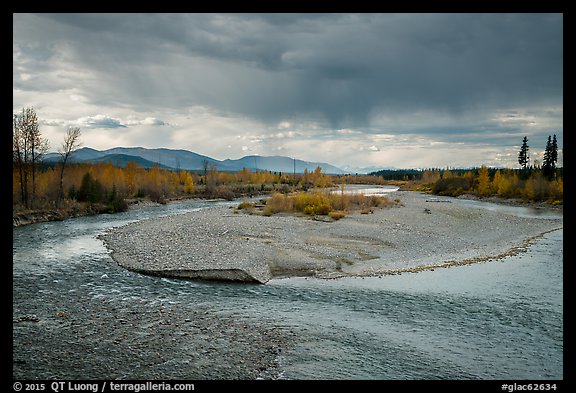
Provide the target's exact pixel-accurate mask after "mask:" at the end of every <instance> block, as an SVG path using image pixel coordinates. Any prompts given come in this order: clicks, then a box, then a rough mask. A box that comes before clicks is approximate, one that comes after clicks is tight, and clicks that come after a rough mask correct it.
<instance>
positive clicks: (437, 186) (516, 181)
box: [412, 166, 564, 204]
mask: <svg viewBox="0 0 576 393" xmlns="http://www.w3.org/2000/svg"><path fill="white" fill-rule="evenodd" d="M562 173H563V171H562V168H559V169H556V170H555V172H554V173H553V174H551V175H549V176H546V173H545V171H543V170H542V169H539V168H536V169H535V168H528V169H526V170H524V169H497V168H490V169H489V168H487V167H486V166H482V167H481V168H478V169H474V170H450V169H446V170H438V169H430V170H425V171H423V172H422V177H421V179H420V181H418V182H415V183H413V184H412V186H413V188H415V189H419V190H423V191H430V192H432V193H434V194H437V195H448V196H458V195H461V194H465V193H466V194H474V195H477V196H480V197H489V196H499V197H503V198H517V199H523V200H525V201H532V202H541V201H547V202H550V203H553V204H561V203H562V202H563V199H564V180H563V176H562Z"/></svg>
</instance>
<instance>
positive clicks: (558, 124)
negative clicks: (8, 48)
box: [13, 14, 563, 168]
mask: <svg viewBox="0 0 576 393" xmlns="http://www.w3.org/2000/svg"><path fill="white" fill-rule="evenodd" d="M13 22H14V25H13V30H14V31H13V32H14V36H13V105H14V107H13V110H14V112H18V111H19V110H21V109H22V107H34V108H35V109H36V111H37V113H38V115H39V118H40V120H41V132H42V133H43V135H44V136H46V137H47V138H48V139H49V141H50V144H51V147H52V149H51V150H56V149H57V148H58V147H59V146H60V145H61V143H62V139H63V136H64V133H65V131H66V129H67V127H69V126H79V127H80V128H81V130H82V142H83V145H84V146H87V147H92V148H95V149H107V148H111V147H116V146H124V147H130V146H142V147H148V148H157V147H167V148H175V149H186V150H191V151H194V152H197V153H200V154H204V155H208V156H211V157H214V158H217V159H225V158H240V157H242V156H245V155H252V154H259V155H285V156H290V157H296V158H299V159H303V160H307V161H324V162H329V163H331V164H334V165H337V166H340V167H346V166H353V167H369V166H375V167H388V166H393V167H398V168H408V167H432V166H434V167H445V166H456V167H462V166H472V165H481V164H486V165H489V166H516V167H517V166H518V163H517V153H518V150H519V147H520V144H521V142H522V138H523V137H524V136H527V137H528V144H529V145H530V153H531V157H532V158H533V159H537V158H538V157H537V153H540V158H539V159H540V160H541V153H542V151H543V150H544V147H545V145H546V139H547V137H548V135H552V134H556V135H557V137H558V144H559V147H560V148H562V147H563V138H562V136H563V99H562V95H563V68H562V67H563V66H562V63H563V33H562V30H563V17H562V15H561V14H552V15H550V14H487V15H484V14H359V15H357V14H272V15H267V14H41V15H29V14H14V17H13ZM559 159H560V160H561V159H562V154H561V152H560V154H559ZM559 164H562V163H561V162H559Z"/></svg>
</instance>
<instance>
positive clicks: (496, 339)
mask: <svg viewBox="0 0 576 393" xmlns="http://www.w3.org/2000/svg"><path fill="white" fill-rule="evenodd" d="M466 203H468V202H466ZM472 203H475V204H476V205H478V204H480V205H481V203H480V202H472ZM207 205H210V203H207V202H185V203H178V204H171V205H167V206H160V207H150V208H145V209H141V210H138V211H130V212H126V213H120V214H115V215H100V216H93V217H82V218H76V219H70V220H67V221H63V222H50V223H39V224H34V225H30V226H26V227H22V228H16V229H14V232H13V279H14V280H13V282H14V284H13V286H14V292H17V291H18V283H19V279H21V278H24V277H27V278H30V277H35V279H37V286H38V291H39V293H40V294H41V296H44V297H45V299H46V301H50V300H49V299H56V298H58V297H66V296H71V294H72V293H73V292H74V291H76V290H77V289H78V288H83V289H85V290H87V291H88V293H89V296H92V297H98V298H103V299H105V300H106V301H109V302H117V303H119V304H120V303H121V302H122V301H123V299H128V298H137V299H144V300H147V301H149V302H172V303H190V302H194V303H195V304H200V305H202V306H205V307H209V308H210V309H212V310H214V312H218V313H224V314H232V315H235V316H237V317H238V318H247V319H251V320H254V319H259V320H261V321H262V323H266V324H273V325H276V326H283V327H286V328H289V329H291V330H293V331H295V332H296V333H297V334H298V337H299V340H298V341H297V342H295V343H293V345H292V346H291V347H290V348H288V350H287V351H284V353H283V355H282V358H281V359H280V360H281V365H282V369H283V373H282V375H283V377H284V378H287V379H340V378H346V379H562V378H563V363H562V357H563V297H562V293H563V286H562V285H563V284H562V275H563V267H562V262H563V247H562V244H563V234H562V231H554V232H551V233H548V234H546V235H545V236H544V237H543V238H541V239H540V240H538V241H537V242H536V243H535V244H534V245H533V246H532V247H530V248H529V249H528V251H527V252H526V253H522V254H519V255H517V256H514V257H509V258H506V259H505V260H501V261H492V262H488V263H481V264H475V265H469V266H462V267H453V268H448V269H436V270H435V271H424V272H420V273H406V274H402V275H396V276H386V277H381V278H376V277H374V278H345V279H338V280H319V279H310V278H290V279H279V280H272V281H271V282H270V283H269V284H267V285H260V286H257V285H241V284H223V283H204V282H193V281H185V280H173V279H165V278H158V277H147V276H142V275H138V274H135V273H132V272H128V271H125V270H123V269H121V268H120V267H118V266H117V265H116V264H115V263H114V262H113V261H112V259H111V258H110V256H109V253H108V251H107V250H106V248H105V247H104V246H103V244H102V242H101V241H100V240H98V239H97V238H96V236H97V235H98V234H100V233H102V232H104V231H105V230H106V229H107V228H110V227H112V226H118V225H124V224H126V223H129V222H131V221H135V220H140V219H145V218H149V217H157V216H163V215H167V214H179V213H184V212H187V211H191V210H194V209H198V208H203V207H205V206H207ZM485 206H486V205H485ZM488 208H491V207H490V206H488ZM522 209H523V208H520V209H519V210H518V214H526V213H527V212H526V211H524V210H522ZM503 214H514V209H513V208H512V210H511V211H510V210H509V209H508V208H506V213H503Z"/></svg>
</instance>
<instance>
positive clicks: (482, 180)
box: [478, 165, 491, 196]
mask: <svg viewBox="0 0 576 393" xmlns="http://www.w3.org/2000/svg"><path fill="white" fill-rule="evenodd" d="M490 191H491V185H490V174H489V173H488V168H486V165H482V167H481V168H480V170H479V172H478V193H479V194H480V195H482V196H486V195H489V194H490Z"/></svg>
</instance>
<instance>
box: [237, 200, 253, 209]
mask: <svg viewBox="0 0 576 393" xmlns="http://www.w3.org/2000/svg"><path fill="white" fill-rule="evenodd" d="M252 207H254V204H253V203H251V202H248V201H242V202H241V203H240V204H239V205H238V209H239V210H242V209H250V208H252Z"/></svg>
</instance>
